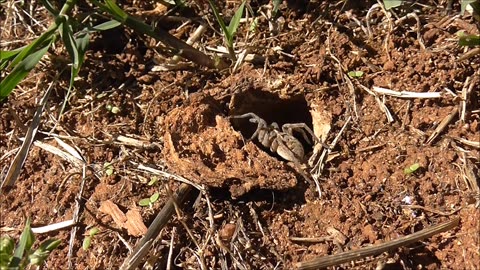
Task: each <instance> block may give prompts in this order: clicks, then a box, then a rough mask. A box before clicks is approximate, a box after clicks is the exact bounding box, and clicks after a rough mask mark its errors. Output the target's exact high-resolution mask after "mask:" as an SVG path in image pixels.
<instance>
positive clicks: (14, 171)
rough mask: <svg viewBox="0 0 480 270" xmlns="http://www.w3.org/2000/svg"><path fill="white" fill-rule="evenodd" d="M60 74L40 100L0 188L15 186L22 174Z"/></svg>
mask: <svg viewBox="0 0 480 270" xmlns="http://www.w3.org/2000/svg"><path fill="white" fill-rule="evenodd" d="M59 74H60V73H59ZM59 74H57V77H56V78H55V79H54V80H53V82H52V83H51V84H50V86H49V87H48V88H47V90H46V92H45V94H44V96H43V98H42V99H41V100H40V104H39V106H38V107H37V111H36V112H35V114H34V115H33V119H32V123H31V124H30V127H29V128H28V130H27V134H26V135H25V139H24V141H23V143H22V146H21V147H20V150H18V152H17V154H16V155H15V158H14V159H13V161H12V163H11V164H10V167H9V168H8V172H7V175H6V176H5V178H4V179H3V180H2V183H1V185H0V188H4V187H9V186H13V184H14V183H15V181H16V180H17V178H18V176H19V175H20V171H21V169H22V167H23V163H24V162H25V160H26V159H27V154H28V150H30V146H31V145H32V142H33V140H34V138H35V135H36V134H37V130H38V126H39V125H40V118H41V116H42V113H43V110H44V109H45V106H46V104H47V100H48V97H49V95H50V90H51V89H52V88H53V85H54V82H55V81H56V80H57V79H58V76H59ZM0 193H1V190H0Z"/></svg>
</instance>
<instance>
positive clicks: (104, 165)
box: [103, 162, 115, 176]
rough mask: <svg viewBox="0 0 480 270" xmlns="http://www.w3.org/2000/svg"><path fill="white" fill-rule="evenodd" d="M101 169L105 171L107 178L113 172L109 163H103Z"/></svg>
mask: <svg viewBox="0 0 480 270" xmlns="http://www.w3.org/2000/svg"><path fill="white" fill-rule="evenodd" d="M103 169H104V170H105V174H106V175H107V176H111V175H113V173H114V172H115V171H114V169H113V165H112V163H110V162H105V163H104V164H103Z"/></svg>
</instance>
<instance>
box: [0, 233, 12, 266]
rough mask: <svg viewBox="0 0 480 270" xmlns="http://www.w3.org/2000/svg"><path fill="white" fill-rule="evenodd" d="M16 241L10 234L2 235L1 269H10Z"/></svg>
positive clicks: (0, 241) (0, 249)
mask: <svg viewBox="0 0 480 270" xmlns="http://www.w3.org/2000/svg"><path fill="white" fill-rule="evenodd" d="M14 248H15V242H14V241H13V239H12V238H10V237H8V236H2V238H1V239H0V269H8V265H9V264H10V260H11V259H12V255H13V249H14Z"/></svg>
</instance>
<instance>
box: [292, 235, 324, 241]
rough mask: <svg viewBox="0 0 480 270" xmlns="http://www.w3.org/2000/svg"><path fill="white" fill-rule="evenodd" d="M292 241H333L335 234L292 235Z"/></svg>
mask: <svg viewBox="0 0 480 270" xmlns="http://www.w3.org/2000/svg"><path fill="white" fill-rule="evenodd" d="M289 239H290V241H293V242H303V243H323V242H327V241H333V236H331V235H329V236H325V237H290V238H289Z"/></svg>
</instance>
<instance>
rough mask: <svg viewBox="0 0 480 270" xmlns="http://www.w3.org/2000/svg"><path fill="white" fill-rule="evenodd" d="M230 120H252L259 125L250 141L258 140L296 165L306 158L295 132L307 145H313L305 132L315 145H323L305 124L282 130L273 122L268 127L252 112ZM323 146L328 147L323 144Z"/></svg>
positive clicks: (297, 124) (234, 116)
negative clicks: (294, 132) (294, 134)
mask: <svg viewBox="0 0 480 270" xmlns="http://www.w3.org/2000/svg"><path fill="white" fill-rule="evenodd" d="M229 118H230V119H232V118H233V119H241V118H250V119H249V121H250V122H251V123H255V124H257V129H256V130H255V132H254V133H253V135H252V137H250V139H249V140H253V139H258V142H260V144H261V145H263V146H265V147H266V148H269V149H270V151H272V153H277V154H278V155H279V156H280V157H282V158H283V159H285V160H287V161H292V162H294V163H298V164H302V163H304V162H305V160H306V157H305V150H304V148H303V145H302V143H301V142H300V141H299V140H298V139H297V138H295V137H294V136H293V131H296V132H299V133H300V134H301V135H302V137H303V139H305V141H306V142H307V143H310V144H312V142H311V141H310V139H309V138H308V136H307V133H305V131H306V132H308V133H309V135H310V136H311V137H312V139H313V143H314V144H316V143H321V142H320V140H319V139H318V138H317V137H316V136H315V134H314V133H313V131H312V129H310V128H309V127H308V126H307V125H306V124H305V123H295V124H284V125H283V126H282V129H280V127H279V126H278V124H277V123H275V122H273V123H272V124H270V125H268V124H267V122H266V121H265V120H263V119H262V118H260V117H259V116H258V115H256V114H255V113H252V112H249V113H245V114H241V115H233V116H230V117H229ZM322 145H323V146H324V147H327V146H326V145H324V144H323V143H322Z"/></svg>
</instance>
